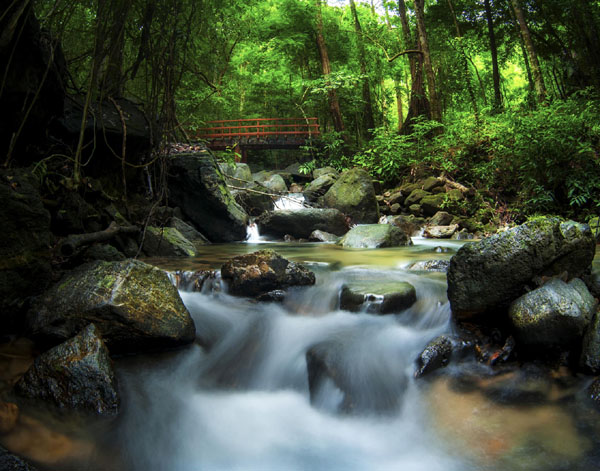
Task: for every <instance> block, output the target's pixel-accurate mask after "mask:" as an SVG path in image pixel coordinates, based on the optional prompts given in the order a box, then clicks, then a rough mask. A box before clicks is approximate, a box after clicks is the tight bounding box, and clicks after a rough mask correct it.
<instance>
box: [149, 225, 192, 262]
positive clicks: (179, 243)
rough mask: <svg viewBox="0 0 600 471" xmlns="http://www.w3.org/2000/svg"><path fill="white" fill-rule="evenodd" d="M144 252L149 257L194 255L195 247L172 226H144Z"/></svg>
mask: <svg viewBox="0 0 600 471" xmlns="http://www.w3.org/2000/svg"><path fill="white" fill-rule="evenodd" d="M143 249H144V253H145V254H146V255H148V256H149V257H194V256H196V247H194V244H192V243H191V242H190V241H189V240H187V239H186V238H185V237H184V236H183V235H181V232H179V231H178V230H177V229H175V228H174V227H152V226H148V227H147V228H146V235H145V237H144V246H143Z"/></svg>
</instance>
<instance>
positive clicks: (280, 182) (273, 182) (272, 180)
mask: <svg viewBox="0 0 600 471" xmlns="http://www.w3.org/2000/svg"><path fill="white" fill-rule="evenodd" d="M263 185H264V186H265V187H267V188H268V189H269V190H270V191H272V192H275V193H285V192H287V191H288V187H287V185H286V183H285V180H284V179H283V177H282V176H281V175H278V174H274V175H271V176H270V177H269V178H268V179H266V180H265V181H264V182H263Z"/></svg>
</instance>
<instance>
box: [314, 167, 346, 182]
mask: <svg viewBox="0 0 600 471" xmlns="http://www.w3.org/2000/svg"><path fill="white" fill-rule="evenodd" d="M323 175H332V176H333V177H334V178H337V177H339V176H340V172H338V171H337V170H336V169H335V168H333V167H321V168H316V169H314V170H313V173H312V176H313V179H315V180H317V179H318V178H320V177H322V176H323Z"/></svg>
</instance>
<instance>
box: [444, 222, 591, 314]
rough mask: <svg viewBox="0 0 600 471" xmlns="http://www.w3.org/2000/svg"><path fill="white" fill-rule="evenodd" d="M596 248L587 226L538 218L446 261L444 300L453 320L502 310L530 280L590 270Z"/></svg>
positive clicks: (463, 248) (469, 245)
mask: <svg viewBox="0 0 600 471" xmlns="http://www.w3.org/2000/svg"><path fill="white" fill-rule="evenodd" d="M595 250H596V244H595V241H594V238H593V236H592V233H591V231H590V228H589V226H587V225H582V224H578V223H575V222H572V221H566V222H563V221H561V220H559V219H557V218H538V219H534V220H531V221H529V222H527V223H525V224H523V225H521V226H518V227H516V228H513V229H510V230H508V231H505V232H502V233H499V234H496V235H494V236H491V237H488V238H486V239H483V240H481V241H479V242H474V243H467V244H465V245H464V246H463V247H461V248H460V250H459V251H458V253H457V254H456V255H455V256H454V257H452V260H451V261H450V268H449V270H448V299H449V300H450V305H451V308H452V312H453V313H454V315H455V316H456V317H457V318H458V319H466V318H469V317H473V316H475V315H478V314H483V313H485V312H486V311H502V310H504V309H505V308H507V307H508V306H509V305H510V303H511V302H512V301H514V300H515V299H517V298H518V297H519V296H521V295H522V294H523V293H524V292H525V291H526V287H527V286H528V285H531V284H532V283H533V279H534V278H535V277H540V276H552V275H557V274H560V273H562V272H564V271H566V272H567V273H568V275H569V277H571V278H573V277H579V276H581V275H583V274H585V273H587V272H588V271H589V270H590V266H591V263H592V259H593V258H594V252H595Z"/></svg>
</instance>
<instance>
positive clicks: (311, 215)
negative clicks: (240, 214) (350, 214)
mask: <svg viewBox="0 0 600 471" xmlns="http://www.w3.org/2000/svg"><path fill="white" fill-rule="evenodd" d="M256 223H257V224H258V228H259V231H260V234H261V235H267V236H272V237H278V238H283V237H284V236H285V235H287V234H289V235H291V236H293V237H295V238H303V239H308V238H309V237H310V235H311V233H312V232H313V231H316V230H321V231H325V232H329V233H331V234H336V235H343V234H345V233H346V232H347V231H348V225H347V224H346V219H345V218H344V215H343V214H342V213H341V212H340V211H338V210H337V209H315V208H304V209H298V210H281V211H269V212H267V213H263V214H262V215H261V216H260V217H259V218H258V219H257V221H256Z"/></svg>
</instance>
